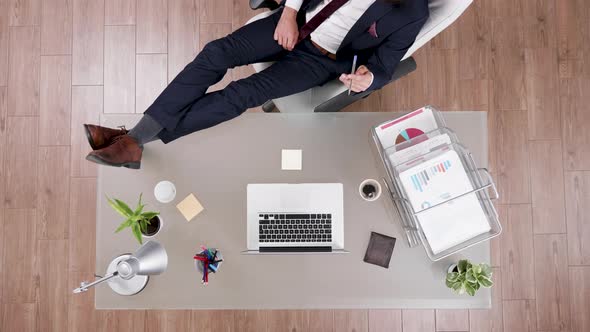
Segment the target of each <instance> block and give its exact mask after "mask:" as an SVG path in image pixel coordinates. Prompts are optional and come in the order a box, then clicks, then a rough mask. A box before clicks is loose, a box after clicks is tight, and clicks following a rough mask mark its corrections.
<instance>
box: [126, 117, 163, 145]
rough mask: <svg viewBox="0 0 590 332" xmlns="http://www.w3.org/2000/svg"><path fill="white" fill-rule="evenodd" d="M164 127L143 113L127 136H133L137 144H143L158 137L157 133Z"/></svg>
mask: <svg viewBox="0 0 590 332" xmlns="http://www.w3.org/2000/svg"><path fill="white" fill-rule="evenodd" d="M162 129H164V127H162V126H161V125H160V124H159V123H158V122H156V120H154V118H152V117H151V116H149V115H147V114H144V115H143V116H142V117H141V119H140V120H139V122H138V123H137V125H135V127H133V128H132V129H131V130H130V131H129V136H131V137H133V138H135V140H136V141H137V143H138V144H139V145H144V144H145V143H149V142H152V141H155V140H157V139H158V133H160V132H161V131H162Z"/></svg>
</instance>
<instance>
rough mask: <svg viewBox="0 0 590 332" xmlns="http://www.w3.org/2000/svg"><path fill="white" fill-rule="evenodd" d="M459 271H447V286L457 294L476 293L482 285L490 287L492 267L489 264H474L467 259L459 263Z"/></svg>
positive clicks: (492, 283) (472, 294) (491, 283)
mask: <svg viewBox="0 0 590 332" xmlns="http://www.w3.org/2000/svg"><path fill="white" fill-rule="evenodd" d="M456 270H457V271H451V272H449V273H447V280H446V284H447V287H449V288H451V289H452V290H454V291H455V292H456V293H457V294H465V293H467V294H469V295H471V296H474V295H475V292H476V291H477V290H478V289H479V288H480V287H485V288H490V287H492V286H493V285H494V282H493V281H492V269H491V268H490V266H489V265H488V264H485V263H482V264H472V263H471V262H469V261H468V260H466V259H463V260H460V261H459V262H458V263H457V267H456Z"/></svg>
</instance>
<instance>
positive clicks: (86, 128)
mask: <svg viewBox="0 0 590 332" xmlns="http://www.w3.org/2000/svg"><path fill="white" fill-rule="evenodd" d="M84 132H85V133H86V139H87V140H88V144H90V147H91V148H92V150H98V147H97V146H96V145H94V141H93V140H92V135H90V130H89V129H88V125H86V124H85V125H84Z"/></svg>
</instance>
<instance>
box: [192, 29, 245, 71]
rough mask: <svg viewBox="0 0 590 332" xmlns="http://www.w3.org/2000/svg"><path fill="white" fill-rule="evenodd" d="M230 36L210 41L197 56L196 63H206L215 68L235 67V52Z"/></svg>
mask: <svg viewBox="0 0 590 332" xmlns="http://www.w3.org/2000/svg"><path fill="white" fill-rule="evenodd" d="M229 39H230V36H227V37H223V38H220V39H216V40H213V41H210V42H209V43H207V44H206V45H205V47H203V50H202V51H201V52H200V53H199V54H198V55H197V57H196V59H195V62H201V61H205V62H207V63H208V64H213V65H215V67H224V68H231V67H233V66H235V63H236V60H237V59H236V58H235V54H234V53H235V52H234V51H233V50H232V47H231V41H230V40H229Z"/></svg>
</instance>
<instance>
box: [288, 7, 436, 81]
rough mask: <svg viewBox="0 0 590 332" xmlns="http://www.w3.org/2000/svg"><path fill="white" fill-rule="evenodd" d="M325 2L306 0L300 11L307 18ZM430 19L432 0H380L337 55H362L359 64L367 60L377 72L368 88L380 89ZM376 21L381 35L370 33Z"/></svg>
mask: <svg viewBox="0 0 590 332" xmlns="http://www.w3.org/2000/svg"><path fill="white" fill-rule="evenodd" d="M321 2H322V0H308V1H305V2H304V3H303V5H302V7H301V9H300V10H299V14H298V15H299V16H300V18H303V17H304V14H305V12H306V11H307V10H309V9H312V8H314V7H315V6H317V5H318V4H320V3H321ZM427 19H428V0H404V1H403V2H402V4H400V5H394V4H392V3H387V2H385V1H384V0H377V1H376V2H375V3H374V4H373V5H371V6H370V7H369V9H367V11H366V12H365V13H364V14H363V15H362V16H361V18H360V19H359V20H358V21H357V22H356V24H355V25H354V26H353V27H352V29H350V31H349V32H348V34H347V35H346V37H345V38H344V40H343V41H342V44H341V45H340V48H339V49H338V52H337V53H336V58H337V59H343V58H345V59H350V58H352V57H353V56H354V55H355V54H356V55H358V58H359V60H358V61H359V64H365V65H366V66H367V68H369V70H370V71H371V72H372V73H373V75H374V79H373V84H372V85H371V86H370V87H369V89H368V90H377V89H380V88H381V87H383V86H384V85H386V84H387V83H389V81H391V79H392V77H393V73H394V72H395V68H396V66H397V64H398V63H399V62H400V61H401V59H402V58H403V56H404V55H405V54H406V52H407V51H408V49H409V48H410V46H412V44H413V43H414V40H415V39H416V36H417V35H418V33H419V32H420V29H421V28H422V26H423V25H424V23H425V22H426V20H427ZM373 23H375V24H376V32H377V37H375V36H373V35H372V34H371V33H369V28H370V27H371V25H372V24H373Z"/></svg>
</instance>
